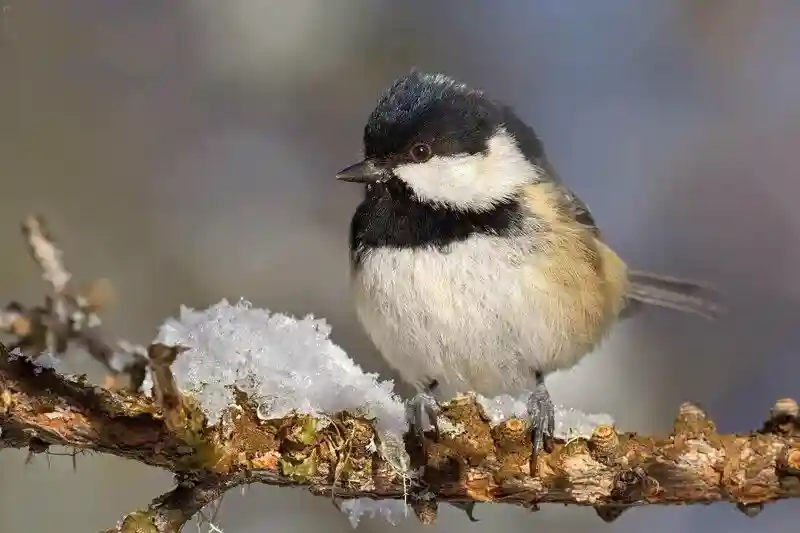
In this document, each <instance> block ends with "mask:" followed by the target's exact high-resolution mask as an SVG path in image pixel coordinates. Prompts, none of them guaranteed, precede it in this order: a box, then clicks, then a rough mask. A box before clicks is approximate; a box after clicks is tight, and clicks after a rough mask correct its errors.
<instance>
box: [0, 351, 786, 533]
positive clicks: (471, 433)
mask: <svg viewBox="0 0 800 533" xmlns="http://www.w3.org/2000/svg"><path fill="white" fill-rule="evenodd" d="M3 351H4V353H3V354H2V356H0V359H2V360H3V361H4V362H3V363H2V364H1V365H0V427H2V430H3V431H2V436H1V437H0V444H2V446H4V447H14V448H20V447H29V448H31V449H32V450H37V451H43V450H45V449H46V448H47V446H49V445H51V444H60V445H65V446H71V447H75V448H78V449H82V450H92V451H98V452H103V453H110V454H113V455H116V456H119V457H125V458H128V459H133V460H136V461H140V462H143V463H145V464H149V465H153V466H159V467H162V468H165V469H168V470H170V471H172V472H174V473H176V474H177V475H178V476H179V477H180V479H182V484H181V486H179V487H178V488H177V489H175V490H174V491H173V492H171V493H169V494H168V495H166V496H163V497H162V498H159V499H158V500H157V501H156V502H154V504H153V505H151V507H150V508H148V509H147V510H143V511H139V512H136V513H133V514H131V515H129V516H128V517H126V519H125V520H124V521H123V522H122V523H121V524H120V526H119V527H118V528H117V530H116V531H120V532H124V531H139V530H136V529H130V528H132V527H133V524H140V523H141V521H142V520H146V521H149V522H148V523H152V524H153V528H152V529H150V530H147V529H141V531H153V532H159V533H161V532H164V531H178V530H179V529H175V528H176V527H177V526H176V524H182V523H183V522H185V521H186V520H188V519H189V517H191V516H192V515H193V514H194V513H195V512H196V511H197V510H198V509H200V508H201V507H203V505H205V504H207V503H209V502H210V501H212V500H213V499H215V498H216V497H218V496H219V495H220V494H222V493H223V492H224V491H225V490H227V489H229V488H231V487H233V486H236V485H240V484H244V483H253V482H257V483H264V484H267V485H303V486H307V487H308V489H309V490H310V491H311V492H312V493H314V494H319V495H327V496H336V497H337V498H355V497H366V498H388V499H399V498H403V497H404V490H405V488H404V487H405V484H404V479H403V474H402V473H401V472H398V471H397V470H396V469H395V468H394V467H393V466H392V465H391V464H390V463H389V462H387V461H386V459H384V458H383V457H381V455H380V454H379V453H378V452H377V451H376V446H375V445H374V443H375V442H376V441H377V440H378V435H377V434H376V432H375V429H374V427H373V426H372V424H371V422H370V421H368V420H364V419H361V418H356V417H353V416H350V415H349V414H348V413H338V414H335V415H333V416H331V417H330V419H329V420H317V419H314V418H312V417H310V416H303V415H298V416H290V417H286V418H282V419H278V420H266V421H264V420H261V419H259V417H258V415H257V412H256V410H255V408H254V406H252V405H250V404H249V402H248V401H247V399H246V398H243V397H240V398H239V400H240V401H239V403H238V405H237V406H236V407H235V408H234V409H233V410H232V411H231V416H228V417H226V418H225V420H223V421H222V422H221V423H220V424H218V425H217V426H214V427H210V428H209V427H202V426H199V427H198V425H197V424H196V419H195V421H194V422H187V421H188V420H191V419H192V418H193V416H197V415H196V413H195V414H194V415H192V416H186V417H184V422H182V423H181V424H183V425H182V427H183V431H177V432H176V428H175V427H172V428H170V426H171V425H173V422H169V420H170V418H169V417H167V416H165V410H164V409H162V408H161V406H158V405H157V404H156V403H155V402H154V401H153V400H150V399H149V398H146V397H144V396H141V395H136V394H131V393H127V392H115V391H109V390H105V389H100V388H96V387H92V386H90V385H88V384H85V383H80V382H73V381H69V380H67V379H66V378H64V377H62V376H59V375H58V374H56V373H55V372H53V371H51V370H48V369H43V370H39V369H37V368H36V367H35V366H34V364H33V363H31V362H29V361H27V360H25V359H22V358H16V359H14V358H12V360H8V357H7V352H5V350H3ZM37 370H39V371H38V373H37ZM187 409H188V410H189V411H192V410H193V408H192V407H188V408H187ZM442 416H444V417H446V418H447V419H449V420H450V422H451V423H452V426H453V427H454V428H457V431H455V432H452V433H450V434H445V435H443V438H442V440H441V441H440V442H429V443H428V445H427V446H426V447H425V448H426V450H427V456H425V457H422V456H421V453H422V448H421V447H420V446H413V445H411V446H409V448H410V453H411V456H412V460H414V462H415V463H418V464H425V465H427V468H426V469H425V475H424V477H423V478H421V479H417V480H414V481H413V484H412V489H411V494H410V498H411V503H412V506H414V507H415V509H416V510H417V511H418V513H419V514H422V515H425V513H430V512H431V511H432V510H435V505H436V502H437V501H439V502H440V501H445V502H453V503H458V502H470V501H476V502H484V501H485V502H500V503H508V504H516V505H523V506H526V507H535V506H536V505H538V504H540V503H563V504H577V505H591V506H595V507H599V508H601V511H602V513H601V514H603V513H605V516H608V515H609V514H610V515H612V516H613V515H614V514H616V513H614V512H613V511H614V510H615V509H622V508H626V507H630V506H637V505H648V504H650V505H653V504H661V505H672V504H692V503H713V502H720V501H727V502H731V503H735V504H738V505H739V506H740V507H741V508H742V510H743V511H747V512H748V513H752V512H753V511H754V510H756V509H758V507H759V506H760V505H761V504H764V503H769V502H772V501H776V500H779V499H783V498H790V497H800V420H799V419H798V414H797V404H796V403H794V402H792V401H790V400H783V401H781V402H778V404H777V405H776V407H775V409H773V412H772V414H771V415H770V418H769V419H768V420H767V422H766V423H765V424H764V427H763V428H762V430H761V431H758V432H753V433H751V434H749V435H720V434H719V433H717V432H716V430H715V428H714V424H713V423H712V422H711V421H709V420H708V419H707V418H706V417H705V415H704V414H703V412H702V411H701V410H700V409H699V408H697V407H696V406H694V405H692V404H684V405H683V406H682V407H681V411H680V414H679V415H678V417H677V419H676V422H675V428H674V431H673V433H672V434H671V435H670V436H668V437H664V438H654V437H647V436H639V435H635V434H627V433H626V434H617V433H616V432H615V431H614V430H613V429H612V428H611V427H609V426H600V427H598V428H597V429H596V430H595V432H594V435H593V436H592V438H591V439H588V440H587V439H575V440H573V441H571V442H569V443H564V442H560V443H557V444H556V446H555V449H554V451H553V453H551V454H541V457H540V459H539V465H538V474H537V476H536V477H531V476H530V475H529V466H528V461H529V456H530V454H529V451H528V450H529V447H530V440H529V437H528V435H527V433H528V432H527V431H526V422H524V421H522V420H518V419H510V420H507V421H505V422H503V423H501V424H499V425H497V426H495V427H491V426H490V423H489V422H488V421H487V419H486V417H485V416H484V415H483V413H482V411H481V409H480V407H479V406H478V405H477V404H476V403H475V402H474V401H473V399H472V398H471V397H468V396H466V397H460V398H457V399H454V400H452V401H450V402H448V403H446V404H445V405H444V410H443V414H442ZM410 444H411V443H410ZM423 493H432V494H433V495H435V499H433V500H429V499H427V498H426V497H422V496H420V495H422V494H423ZM181 521H183V522H181ZM126 528H128V529H126ZM170 528H172V529H170Z"/></svg>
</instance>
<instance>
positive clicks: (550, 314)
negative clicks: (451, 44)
mask: <svg viewBox="0 0 800 533" xmlns="http://www.w3.org/2000/svg"><path fill="white" fill-rule="evenodd" d="M364 156H365V157H364V160H363V161H361V162H359V163H356V164H355V165H352V166H350V167H348V168H346V169H344V170H342V171H341V172H340V173H339V174H338V175H337V178H338V179H339V180H342V181H348V182H355V183H361V184H365V185H366V194H365V197H364V200H363V201H362V202H361V204H360V205H359V206H358V208H357V210H356V213H355V215H354V217H353V220H352V224H351V229H350V252H351V271H352V289H353V297H354V300H355V306H356V310H357V314H358V318H359V320H360V322H361V324H362V325H363V327H364V328H365V330H366V332H367V334H368V335H369V337H370V338H371V339H372V341H373V343H374V344H375V345H376V347H377V348H378V350H379V351H380V352H381V354H382V355H383V357H384V358H385V359H386V361H387V362H388V363H389V364H390V365H391V366H392V367H393V368H394V369H395V370H396V371H397V372H398V373H399V374H400V377H401V378H402V379H404V380H405V381H407V382H409V383H410V384H412V385H413V386H414V387H416V390H417V391H418V394H417V395H416V396H415V397H414V399H413V400H412V401H411V407H413V409H410V410H409V411H410V412H411V413H412V415H411V417H410V421H409V422H410V423H411V426H412V428H413V429H414V430H415V431H417V432H421V431H422V421H423V414H424V415H427V416H428V417H429V418H430V419H431V422H432V423H434V425H435V416H436V413H437V408H438V403H437V401H436V397H441V395H443V394H453V393H456V392H467V391H474V392H477V393H479V394H482V395H484V396H495V395H498V394H502V393H510V394H514V393H517V394H519V393H525V392H530V399H529V401H528V411H529V416H530V423H531V431H532V433H531V442H532V447H533V449H532V463H531V464H532V465H534V466H535V458H536V454H537V453H538V452H539V451H540V450H541V449H542V447H543V446H544V447H545V449H547V450H549V449H550V447H551V443H552V436H553V430H554V424H555V421H554V409H553V403H552V401H551V399H550V394H549V393H548V390H547V388H546V387H545V381H544V379H545V376H546V375H547V374H549V373H551V372H553V371H556V370H563V369H567V368H570V367H572V366H573V365H575V364H576V363H577V362H578V361H580V360H581V358H583V356H585V355H586V354H588V353H589V352H591V351H592V350H593V349H594V348H596V347H597V345H598V344H599V343H600V342H601V341H602V340H603V338H604V337H605V336H606V335H607V334H608V332H609V330H610V329H611V327H612V326H613V325H614V323H615V322H616V321H617V320H619V319H621V318H623V317H626V316H629V315H630V314H631V313H632V312H633V311H634V310H636V309H638V308H639V307H641V304H646V305H655V306H661V307H666V308H670V309H675V310H679V311H685V312H690V313H695V314H698V315H702V316H712V315H713V314H714V313H715V310H716V307H715V305H714V304H713V303H712V302H711V301H710V299H709V298H708V296H709V294H710V293H709V289H708V288H706V287H703V286H700V285H698V284H695V283H692V282H687V281H682V280H678V279H674V278H669V277H665V276H657V275H653V274H648V273H644V272H636V271H632V270H629V269H628V267H627V266H626V264H625V263H624V262H623V261H622V259H620V258H619V257H618V256H617V255H616V254H615V253H614V251H613V250H611V248H609V247H608V246H607V245H606V244H605V243H604V242H603V239H602V235H601V233H600V231H599V230H598V228H597V226H596V225H595V221H594V218H593V217H592V214H591V212H590V211H589V209H588V207H587V206H586V204H585V203H583V202H582V201H581V200H580V199H579V198H578V197H577V196H576V195H575V194H574V193H573V192H572V191H570V190H569V189H568V188H567V187H566V186H565V185H564V184H563V183H562V182H561V180H560V179H559V177H558V176H557V174H556V173H555V171H554V170H553V167H552V166H551V165H550V164H549V163H548V161H547V159H546V157H545V153H544V150H543V147H542V142H541V141H540V140H539V138H538V137H537V135H536V133H534V131H533V129H531V128H530V127H529V126H527V125H526V124H525V123H523V122H522V120H520V118H518V117H517V115H516V114H515V113H514V112H513V111H512V110H511V109H510V108H509V107H507V106H505V105H502V104H500V103H498V102H496V101H494V100H492V99H490V98H488V97H487V96H485V95H484V93H483V92H481V91H478V90H475V89H472V88H470V87H468V86H466V85H464V84H461V83H457V82H456V81H454V80H453V79H451V78H449V77H447V76H445V75H442V74H428V73H423V72H420V71H416V70H414V71H412V72H411V73H409V74H407V75H405V76H403V77H401V78H399V79H398V80H396V81H395V82H394V83H393V84H392V85H391V86H390V87H389V88H388V89H386V90H385V92H384V93H383V94H382V96H381V97H380V100H379V102H378V104H377V107H376V108H375V110H374V111H373V112H372V114H371V116H370V117H369V121H368V122H367V125H366V128H365V130H364Z"/></svg>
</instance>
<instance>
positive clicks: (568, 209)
mask: <svg viewBox="0 0 800 533" xmlns="http://www.w3.org/2000/svg"><path fill="white" fill-rule="evenodd" d="M536 165H537V166H538V167H539V168H540V169H541V170H542V171H543V172H544V174H545V176H544V177H545V179H547V180H549V181H551V182H552V183H554V184H555V185H556V187H555V189H556V192H558V193H559V194H560V200H561V202H562V208H563V210H564V213H567V214H568V215H569V216H571V217H572V218H573V219H575V220H576V221H577V222H579V223H581V224H583V225H584V226H586V227H587V228H588V229H589V230H590V231H591V232H592V233H593V234H594V235H595V236H599V235H600V230H599V229H598V228H597V224H596V223H595V221H594V216H593V215H592V212H591V211H590V210H589V206H588V205H586V203H585V202H584V201H583V200H581V199H580V198H579V197H578V195H577V194H575V193H574V192H572V190H570V188H569V187H567V186H566V185H564V183H563V182H562V181H561V179H560V178H559V177H558V174H557V173H556V170H555V169H554V168H553V165H551V164H550V162H549V161H548V160H547V158H546V157H545V156H542V157H540V158H538V159H537V161H536Z"/></svg>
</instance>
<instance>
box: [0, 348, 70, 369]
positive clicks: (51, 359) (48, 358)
mask: <svg viewBox="0 0 800 533" xmlns="http://www.w3.org/2000/svg"><path fill="white" fill-rule="evenodd" d="M17 358H22V359H27V360H28V361H30V362H31V363H32V364H33V367H34V368H33V373H34V374H41V373H42V369H44V368H48V369H50V370H58V365H59V364H60V361H59V360H58V358H57V357H56V356H54V355H53V354H52V353H50V352H42V353H41V354H39V356H38V357H36V358H34V357H31V356H30V355H26V354H24V353H22V350H20V349H19V348H14V349H13V350H11V351H10V352H9V353H8V360H9V361H13V360H14V359H17Z"/></svg>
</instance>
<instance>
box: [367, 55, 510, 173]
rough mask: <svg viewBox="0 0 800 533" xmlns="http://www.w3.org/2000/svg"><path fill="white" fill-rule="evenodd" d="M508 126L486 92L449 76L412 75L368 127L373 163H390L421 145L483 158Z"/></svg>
mask: <svg viewBox="0 0 800 533" xmlns="http://www.w3.org/2000/svg"><path fill="white" fill-rule="evenodd" d="M501 121H502V112H501V110H500V108H499V107H498V106H497V104H495V103H494V102H492V101H491V100H489V99H488V98H486V97H485V96H484V94H483V93H482V92H481V91H478V90H475V89H471V88H469V87H467V86H466V85H464V84H462V83H458V82H456V81H455V80H454V79H452V78H450V77H448V76H445V75H443V74H431V73H425V72H421V71H419V70H412V71H411V72H409V73H408V74H406V75H404V76H401V77H400V78H398V79H397V80H395V82H394V83H392V85H391V86H389V87H388V88H387V89H386V90H385V91H384V92H383V94H382V95H381V97H380V99H379V101H378V104H377V105H376V107H375V109H374V110H373V112H372V114H371V115H370V117H369V120H368V122H367V125H366V127H365V128H364V150H365V156H366V157H367V158H384V157H388V156H391V155H392V154H396V153H399V152H402V151H404V150H405V149H406V148H408V146H410V145H411V144H413V143H415V142H426V143H428V144H431V145H433V148H434V152H436V153H437V154H441V155H445V154H455V153H478V152H480V151H482V150H485V148H486V140H487V139H488V138H489V137H491V135H492V133H493V132H494V131H495V130H496V129H497V127H498V126H499V125H500V123H501Z"/></svg>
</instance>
